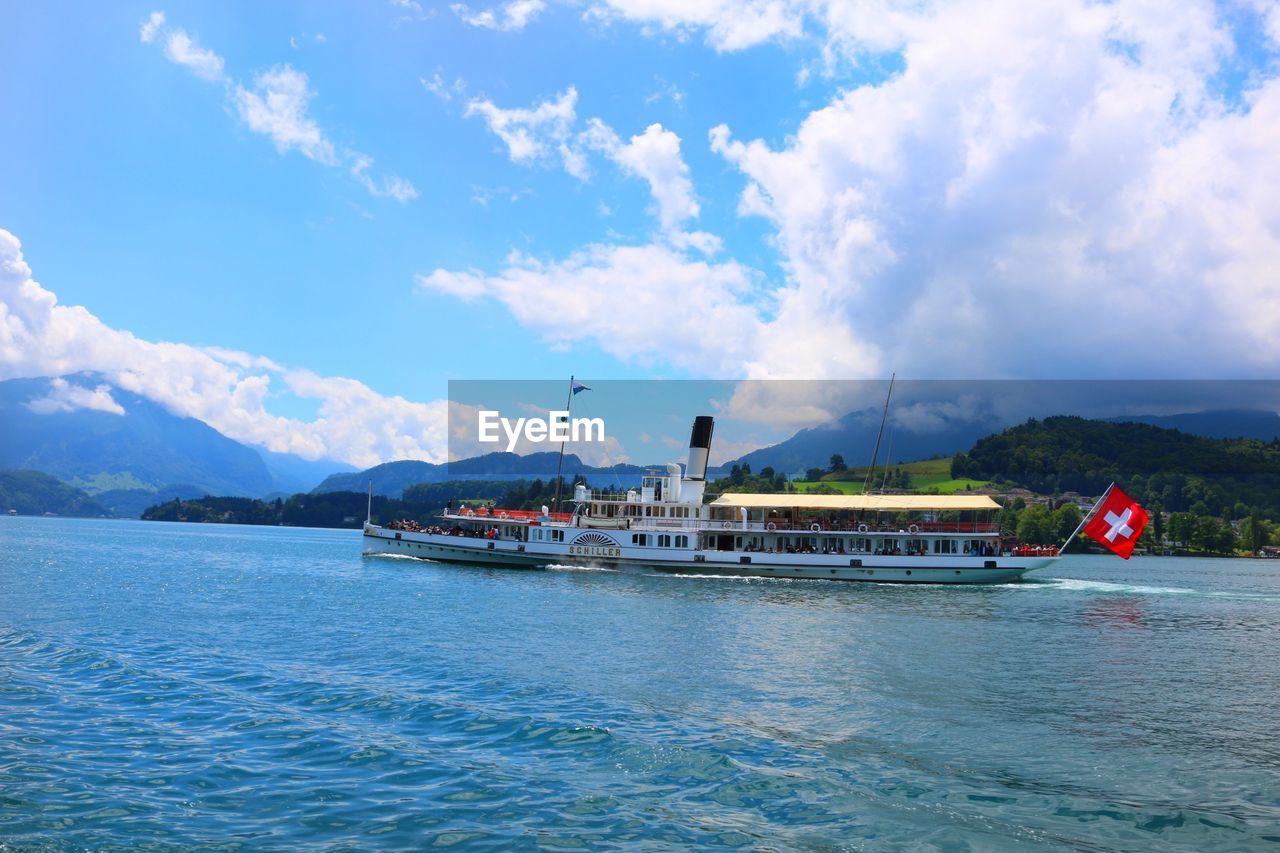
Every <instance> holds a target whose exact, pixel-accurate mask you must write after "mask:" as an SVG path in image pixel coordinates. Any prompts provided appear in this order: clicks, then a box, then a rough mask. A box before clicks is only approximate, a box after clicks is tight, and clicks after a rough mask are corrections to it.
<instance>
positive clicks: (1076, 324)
mask: <svg viewBox="0 0 1280 853" xmlns="http://www.w3.org/2000/svg"><path fill="white" fill-rule="evenodd" d="M1246 5H1248V4H1246ZM595 8H596V10H597V12H601V13H605V14H607V15H609V16H612V17H613V18H615V19H619V20H622V19H625V20H632V21H636V22H639V23H641V24H643V25H645V26H646V27H648V28H650V29H651V30H652V29H653V28H655V27H656V28H657V30H658V31H662V32H677V33H682V34H688V33H695V32H704V33H705V34H706V35H707V38H708V39H709V41H710V42H711V43H712V45H713V46H714V47H716V48H717V49H723V50H729V49H743V48H745V47H748V46H750V45H754V44H759V43H760V42H762V41H766V40H770V39H785V38H798V37H802V36H806V34H808V35H811V36H812V37H813V38H814V39H815V40H816V41H817V42H818V44H819V46H820V47H821V49H822V51H823V52H824V54H828V55H839V56H844V57H847V58H849V59H851V60H852V61H854V62H857V61H858V60H859V59H860V58H861V57H863V56H867V55H876V54H879V53H883V52H885V51H892V52H896V53H898V54H899V56H900V61H901V65H902V70H900V71H898V72H896V73H894V74H893V75H891V76H889V77H888V78H887V79H883V80H879V79H877V80H874V81H872V82H856V83H850V84H849V85H847V86H845V87H843V88H841V89H839V90H838V91H837V93H836V94H835V95H834V96H833V97H832V98H831V100H830V101H829V103H827V104H825V105H824V106H822V107H820V108H819V109H816V110H814V111H813V112H811V113H810V114H809V115H808V116H806V117H805V118H804V119H803V120H802V121H800V122H799V123H798V125H797V126H796V128H795V129H794V132H793V133H791V134H789V135H788V136H787V137H786V138H785V140H784V141H783V142H782V143H781V144H770V143H766V142H764V141H763V140H756V139H739V138H737V137H736V136H735V135H734V133H733V131H732V129H731V128H730V127H728V126H726V125H720V126H717V127H714V128H713V129H712V130H711V132H710V134H709V142H710V146H711V149H712V150H713V151H714V152H716V153H717V154H719V155H720V156H721V157H723V158H724V160H725V161H726V162H728V163H729V164H731V165H732V166H733V167H735V168H736V169H738V170H739V172H740V173H741V174H742V176H743V177H744V179H745V183H744V187H743V190H742V193H741V196H740V198H739V204H738V212H739V214H740V215H741V216H744V217H764V218H765V219H767V220H768V222H769V224H770V226H771V228H772V229H773V232H774V233H773V234H771V235H770V237H769V243H770V245H771V246H772V247H774V248H776V249H777V251H778V254H779V266H778V271H779V274H780V277H779V280H778V281H777V282H776V283H772V285H771V287H770V289H769V292H767V293H761V292H760V291H761V290H762V286H761V285H760V283H759V282H760V276H758V275H754V274H753V275H750V276H748V278H750V280H751V281H752V282H753V283H752V285H751V287H750V288H745V289H734V288H729V289H726V290H723V291H720V292H719V294H718V296H719V301H718V302H717V305H718V311H719V312H720V313H721V314H723V315H724V316H728V317H731V318H732V320H733V322H731V323H728V324H726V327H727V328H729V329H730V330H731V332H730V334H729V336H728V342H727V345H726V347H725V348H724V350H723V351H722V352H721V353H720V354H719V355H715V354H711V353H709V352H708V350H709V349H711V348H710V347H706V346H703V345H701V344H699V343H697V342H690V343H686V344H684V345H683V347H681V346H679V345H674V344H673V345H672V346H671V347H670V348H659V347H646V346H643V345H640V344H639V343H638V342H633V343H632V344H631V345H630V346H627V347H619V349H618V355H619V357H621V358H623V359H627V360H639V361H653V360H656V361H659V362H663V363H667V364H672V365H680V366H690V365H697V366H692V367H689V369H691V370H694V371H697V372H699V373H703V372H715V371H720V372H721V373H723V374H732V373H735V372H736V373H738V374H739V375H744V374H745V375H746V376H751V377H779V376H810V377H849V378H856V377H863V376H875V375H885V374H887V373H888V372H889V371H890V370H897V371H898V372H899V373H905V374H907V375H909V376H937V377H944V376H955V377H973V376H1019V375H1021V376H1026V375H1041V376H1044V375H1050V376H1054V375H1056V376H1063V375H1081V374H1087V375H1097V376H1112V377H1135V376H1204V375H1211V374H1216V375H1221V374H1222V373H1223V372H1224V371H1228V372H1230V373H1234V374H1236V375H1241V376H1258V375H1270V374H1273V373H1274V370H1275V368H1276V366H1277V365H1278V364H1280V336H1276V335H1275V334H1274V329H1275V327H1276V323H1277V322H1278V321H1280V281H1278V280H1277V279H1276V277H1275V274H1274V271H1275V270H1276V269H1277V268H1280V160H1277V159H1276V158H1275V157H1274V155H1273V153H1272V150H1271V149H1272V148H1273V147H1274V146H1273V145H1271V142H1270V141H1271V140H1274V139H1276V138H1277V137H1278V135H1280V78H1277V76H1276V66H1275V65H1274V64H1272V65H1267V64H1265V63H1260V64H1256V67H1255V68H1253V69H1252V74H1251V76H1250V77H1249V79H1248V83H1247V86H1246V88H1245V89H1244V91H1243V94H1242V95H1239V96H1238V97H1237V96H1235V95H1230V94H1226V93H1224V92H1223V91H1222V89H1221V86H1222V84H1221V81H1220V75H1221V74H1222V73H1223V71H1224V68H1226V67H1227V65H1226V63H1227V62H1228V60H1230V59H1231V57H1232V54H1233V51H1234V50H1235V47H1234V39H1235V37H1236V36H1235V34H1234V33H1233V32H1232V30H1231V26H1235V25H1236V24H1232V23H1230V21H1231V20H1233V19H1232V18H1231V13H1230V11H1229V10H1223V9H1221V8H1219V7H1218V6H1216V5H1214V4H1213V3H1211V2H1208V0H1194V1H1193V2H1190V3H1187V4H1184V5H1183V6H1182V7H1180V8H1179V14H1177V15H1170V14H1168V13H1167V10H1165V9H1162V8H1159V7H1157V6H1151V5H1150V4H1147V3H1143V2H1138V0H1119V2H1115V3H1106V4H1097V3H1091V2H1084V0H1058V2H1050V3H1035V4H1018V3H1010V4H992V3H988V2H981V1H980V0H960V2H954V3H945V4H935V3H916V2H907V3H900V2H896V0H879V2H877V0H872V2H869V3H857V4H854V3H844V2H817V0H795V2H787V0H778V2H758V1H757V0H718V2H711V3H702V4H688V3H674V2H672V3H668V2H665V0H643V2H640V0H609V2H607V3H601V4H597V6H596V7H595ZM1276 8H1277V7H1276V6H1275V5H1274V4H1254V5H1253V14H1254V18H1252V19H1250V20H1251V21H1252V23H1251V24H1249V26H1253V25H1256V26H1257V27H1258V28H1259V29H1261V31H1262V32H1264V33H1269V32H1271V29H1269V28H1274V26H1275V22H1276V20H1277V14H1280V13H1276V12H1275V9H1276ZM1273 49H1274V48H1273ZM832 67H833V69H835V66H834V65H833V66H832ZM837 72H838V69H835V70H833V71H832V73H833V74H837ZM835 79H836V80H837V82H838V81H839V77H838V76H837V77H836V78H835ZM551 103H552V102H548V104H551ZM552 112H553V110H551V109H550V108H549V106H548V105H543V107H542V112H541V113H540V112H539V111H538V110H533V111H530V112H529V113H523V112H516V113H513V115H515V116H518V117H520V118H522V119H528V118H531V117H532V116H534V115H548V114H550V113H552ZM557 115H558V119H557V120H558V121H559V122H560V123H559V124H558V125H555V132H554V133H553V134H550V133H545V132H542V131H540V130H537V129H538V128H542V127H543V126H544V125H545V126H550V125H551V121H550V119H546V120H544V121H543V122H534V121H524V122H522V123H521V122H517V123H515V124H513V125H508V126H506V127H502V128H501V129H500V128H499V127H498V126H495V125H494V124H493V123H491V127H493V129H494V132H495V133H498V134H499V135H500V136H502V137H503V139H504V141H507V143H508V146H509V151H510V153H511V155H512V158H513V159H514V160H517V161H525V160H534V159H537V158H539V157H542V156H545V155H546V154H547V153H548V152H550V151H551V150H553V148H552V146H551V144H550V143H552V142H556V143H559V144H562V145H564V144H567V145H568V146H569V147H571V148H574V147H578V148H582V149H585V150H593V151H598V152H602V153H604V154H605V156H607V157H609V158H610V159H611V160H613V162H615V163H616V164H617V165H618V166H619V167H620V168H622V169H623V170H624V171H626V172H628V173H629V174H632V175H636V176H638V177H641V178H643V179H645V180H646V181H647V182H648V183H649V185H650V189H651V191H652V194H653V197H654V200H655V205H656V208H657V215H658V219H659V220H660V222H661V223H662V225H663V230H664V232H665V233H664V242H665V244H666V245H665V248H662V247H659V246H647V247H630V248H624V247H603V246H593V247H588V248H586V249H584V250H582V251H580V252H578V253H574V254H573V255H571V256H570V257H569V258H568V259H566V260H564V261H560V262H549V263H535V262H532V261H530V260H529V259H527V258H523V257H521V258H520V259H519V260H518V261H517V262H515V263H513V264H510V265H508V268H507V269H506V270H504V271H503V272H501V273H498V274H496V275H484V274H479V273H474V272H469V273H460V274H459V273H448V272H445V271H441V270H437V271H436V272H435V273H433V274H431V275H430V276H427V277H424V279H423V283H424V285H426V286H430V287H432V288H434V289H436V290H438V291H441V292H453V293H455V294H456V295H459V296H461V297H463V298H468V299H481V298H495V299H498V300H499V301H502V302H504V303H506V304H508V305H510V306H512V311H513V314H514V315H515V316H516V317H517V319H520V320H521V321H522V322H525V323H526V324H527V325H529V326H530V327H531V328H533V329H535V330H536V331H538V332H539V333H540V334H542V335H543V336H544V337H546V338H547V339H549V340H555V341H560V342H561V343H568V342H571V341H573V340H576V339H577V338H578V337H579V333H577V332H575V331H574V330H573V328H572V327H573V325H574V324H575V323H578V322H579V321H580V319H581V318H578V317H577V316H574V315H573V312H565V314H564V316H563V317H562V318H561V319H560V320H557V318H556V317H554V316H541V315H538V316H535V315H534V314H533V313H531V312H530V311H528V310H527V309H523V308H521V307H520V306H518V305H516V302H517V299H516V297H515V296H513V295H512V294H513V293H514V292H516V291H517V290H518V287H519V285H520V283H522V282H523V283H525V284H528V285H530V286H532V285H533V284H534V283H535V282H536V284H537V286H539V287H542V286H546V287H550V288H552V291H551V292H556V291H555V288H556V286H557V284H558V278H557V277H559V276H562V275H563V276H566V281H568V282H572V283H574V284H577V283H581V282H583V281H588V282H594V281H608V282H609V283H610V285H611V286H616V287H618V288H620V289H625V290H626V292H627V293H628V294H630V293H643V292H645V291H646V290H647V288H648V287H649V280H650V277H649V276H648V275H647V271H646V270H643V269H640V268H637V267H632V266H630V265H628V264H626V263H621V262H619V261H620V260H621V258H622V257H623V256H624V253H640V254H643V253H650V252H652V253H654V254H655V255H663V253H665V255H664V257H665V259H666V261H667V263H668V268H670V269H672V270H674V269H677V268H687V267H688V265H690V264H692V263H693V262H691V261H689V259H688V258H687V257H686V256H684V255H682V254H681V253H682V252H686V251H688V250H691V249H703V248H705V249H706V250H708V251H714V250H715V249H716V248H717V246H718V241H717V240H716V238H715V237H714V235H706V234H704V233H703V232H694V233H692V234H686V233H685V232H684V231H683V230H682V229H683V228H684V227H686V226H687V223H688V222H689V221H691V220H692V219H693V218H694V217H695V216H696V215H697V212H698V211H697V201H696V196H695V194H694V192H693V190H692V182H691V179H690V176H689V174H688V170H687V169H686V168H685V167H684V164H683V161H682V159H681V158H680V152H679V142H680V140H679V139H678V137H675V135H674V134H673V133H671V132H670V131H669V130H665V129H664V128H662V127H661V126H658V125H655V126H653V127H650V128H648V129H647V130H645V132H644V133H642V134H639V135H637V136H634V137H632V138H631V139H630V140H629V141H627V142H624V141H623V140H622V138H621V137H619V136H618V134H617V133H616V132H615V131H613V130H612V129H611V128H609V127H607V126H606V125H604V124H603V123H601V122H599V121H595V120H593V121H589V122H588V123H587V129H586V130H585V131H582V132H580V133H575V132H573V131H572V130H571V126H572V125H573V123H574V122H575V121H576V115H575V113H574V110H572V109H568V110H560V111H559V113H558V114H557ZM519 131H525V132H527V133H528V135H527V136H526V135H520V133H519ZM673 259H676V260H673ZM715 268H717V269H733V268H737V269H741V268H740V267H733V266H731V265H728V264H726V265H722V266H717V267H715ZM674 278H676V279H678V278H679V276H674ZM544 279H545V280H544ZM569 290H570V291H572V288H569ZM529 292H534V291H532V290H530V291H529ZM675 304H679V305H684V304H687V302H686V301H680V302H677V303H675ZM623 310H625V308H624V309H623ZM621 324H622V321H621V320H619V321H618V323H617V325H619V326H620V325H621ZM708 328H718V324H717V323H715V322H709V324H708ZM615 335H616V336H618V337H617V339H618V340H625V339H626V337H627V336H626V333H625V332H624V331H623V330H621V329H617V328H609V329H604V328H599V329H596V331H594V332H592V333H591V335H589V336H594V337H599V338H600V339H605V338H609V337H611V336H615ZM1187 341H1195V346H1194V347H1191V346H1187V345H1186V342H1187ZM703 359H706V361H703ZM734 359H736V361H733V360H734Z"/></svg>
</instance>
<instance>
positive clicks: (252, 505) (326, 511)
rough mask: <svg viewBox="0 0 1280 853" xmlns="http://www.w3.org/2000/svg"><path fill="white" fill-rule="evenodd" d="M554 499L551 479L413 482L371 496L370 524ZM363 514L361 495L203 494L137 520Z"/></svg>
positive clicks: (282, 520) (260, 520)
mask: <svg viewBox="0 0 1280 853" xmlns="http://www.w3.org/2000/svg"><path fill="white" fill-rule="evenodd" d="M572 492H573V486H572V484H570V483H567V482H565V483H562V486H561V497H562V500H563V499H567V498H568V497H570V496H571V495H572ZM554 496H555V480H531V481H526V480H517V481H514V482H505V481H496V480H461V481H451V482H446V483H419V484H418V485H415V486H410V487H409V488H407V489H405V490H404V497H403V498H400V499H395V498H384V497H381V496H379V495H375V496H374V498H373V520H374V522H375V523H378V524H385V523H386V522H388V521H391V520H392V519H413V520H415V521H419V522H423V523H426V522H428V521H429V519H431V518H432V517H433V516H435V515H438V514H439V512H440V510H442V509H444V507H445V505H446V504H447V503H450V502H452V503H453V505H454V506H455V507H458V506H461V505H462V504H463V503H488V502H490V501H495V502H497V503H498V504H499V505H500V506H502V507H503V508H505V509H538V508H539V507H541V506H543V505H550V504H551V503H552V501H553V500H554ZM367 511H368V496H367V495H366V494H365V493H363V492H347V491H342V492H324V493H321V494H314V493H312V494H296V495H293V496H292V497H289V498H277V499H276V500H273V501H268V500H256V499H254V498H230V497H212V496H206V497H202V498H195V499H192V500H177V499H175V500H171V501H166V502H164V503H160V504H156V505H155V506H152V507H148V508H147V509H146V511H145V512H143V514H142V517H143V518H144V519H146V520H148V521H194V522H221V523H224V524H272V525H285V526H288V527H349V528H355V527H359V526H360V525H361V524H362V523H363V522H364V518H365V513H366V512H367Z"/></svg>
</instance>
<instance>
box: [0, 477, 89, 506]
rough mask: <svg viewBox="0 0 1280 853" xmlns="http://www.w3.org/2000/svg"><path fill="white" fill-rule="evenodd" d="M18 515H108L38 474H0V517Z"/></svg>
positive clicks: (76, 491)
mask: <svg viewBox="0 0 1280 853" xmlns="http://www.w3.org/2000/svg"><path fill="white" fill-rule="evenodd" d="M11 509H13V510H17V511H18V513H19V514H20V515H44V514H45V513H47V512H51V513H54V514H55V515H80V516H91V517H97V516H100V515H109V514H110V513H108V512H107V510H106V508H104V507H103V506H102V505H101V504H99V503H98V502H97V501H95V500H93V498H91V497H89V496H88V495H87V494H85V493H84V492H83V491H81V490H80V489H77V488H75V487H74V486H68V485H67V484H66V483H63V482H62V481H60V480H58V479H57V478H56V477H50V476H49V475H48V474H42V473H40V472H39V471H0V513H7V512H8V511H9V510H11Z"/></svg>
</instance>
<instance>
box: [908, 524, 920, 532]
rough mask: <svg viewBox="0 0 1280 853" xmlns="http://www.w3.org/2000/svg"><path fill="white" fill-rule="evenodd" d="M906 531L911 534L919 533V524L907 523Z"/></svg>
mask: <svg viewBox="0 0 1280 853" xmlns="http://www.w3.org/2000/svg"><path fill="white" fill-rule="evenodd" d="M907 532H908V533H912V534H915V533H919V532H920V525H918V524H909V525H907Z"/></svg>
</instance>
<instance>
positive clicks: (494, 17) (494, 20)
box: [449, 0, 547, 31]
mask: <svg viewBox="0 0 1280 853" xmlns="http://www.w3.org/2000/svg"><path fill="white" fill-rule="evenodd" d="M449 8H450V9H452V10H453V13H454V14H455V15H457V16H458V17H459V18H461V19H462V20H463V22H464V23H466V24H469V25H470V26H473V27H484V28H485V29H489V30H502V31H511V30H522V29H524V28H525V26H526V25H527V24H528V23H529V22H530V21H532V20H533V19H534V18H536V17H537V16H538V15H539V14H540V13H541V12H542V10H543V9H546V8H547V4H546V3H545V2H544V0H511V2H509V3H503V4H502V5H500V6H495V7H493V8H491V9H482V10H480V11H478V12H476V11H472V9H471V7H470V6H467V5H466V4H464V3H454V4H453V5H452V6H450V7H449Z"/></svg>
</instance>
